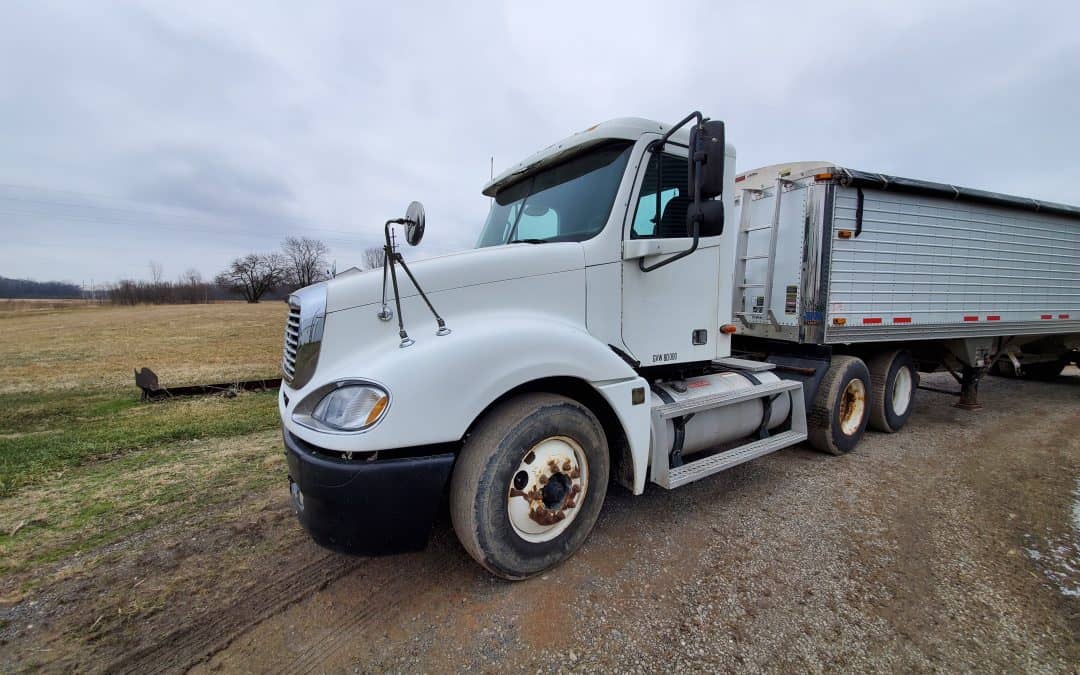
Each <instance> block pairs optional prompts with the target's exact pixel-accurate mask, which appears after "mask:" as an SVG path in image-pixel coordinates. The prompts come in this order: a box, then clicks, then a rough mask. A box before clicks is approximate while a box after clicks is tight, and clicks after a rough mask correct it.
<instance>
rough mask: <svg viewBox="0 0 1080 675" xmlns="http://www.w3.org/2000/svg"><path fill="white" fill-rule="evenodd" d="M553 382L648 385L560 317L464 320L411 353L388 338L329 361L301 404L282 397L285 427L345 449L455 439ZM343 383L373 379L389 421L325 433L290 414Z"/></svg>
mask: <svg viewBox="0 0 1080 675" xmlns="http://www.w3.org/2000/svg"><path fill="white" fill-rule="evenodd" d="M547 377H574V378H579V379H582V380H585V381H587V382H590V383H591V384H593V386H596V387H597V388H598V390H601V391H603V388H604V387H608V386H610V385H613V384H617V383H620V382H629V381H631V380H638V379H640V378H638V375H637V373H635V372H634V370H633V369H632V368H631V367H630V366H629V365H628V364H627V363H626V362H624V361H623V360H622V359H621V358H619V357H618V356H617V355H616V354H615V353H614V352H612V350H611V349H610V348H609V347H608V346H607V345H605V344H603V343H602V342H599V341H598V340H596V339H595V338H594V337H592V336H591V335H589V334H588V333H587V332H586V331H584V330H583V329H581V328H579V327H577V326H574V325H572V324H569V323H565V322H560V321H558V320H556V319H553V318H552V317H545V318H543V319H540V318H535V317H522V316H502V315H493V316H488V317H485V318H483V319H480V320H475V319H474V320H471V321H468V322H463V323H462V324H459V326H456V327H455V328H454V331H453V333H451V334H450V335H447V336H444V337H436V336H433V335H428V336H424V338H423V339H418V340H417V342H416V344H414V345H412V346H410V347H406V348H404V349H402V348H399V347H398V346H397V345H396V344H393V343H387V342H382V343H380V345H379V346H378V348H377V349H363V350H358V351H356V352H354V353H348V354H345V355H342V356H341V357H340V358H338V359H336V360H334V361H333V362H331V363H326V362H325V361H323V362H322V363H320V367H319V369H318V371H317V372H316V375H315V377H313V378H312V381H311V382H310V383H309V384H308V385H307V386H305V388H304V390H302V391H299V392H293V393H290V394H288V396H289V397H290V398H291V399H295V400H292V401H290V404H289V405H286V404H285V402H284V398H282V399H281V401H280V403H281V413H282V421H283V423H284V424H285V426H286V428H288V430H289V431H290V432H292V433H294V434H295V435H297V436H299V437H300V438H302V439H304V440H305V441H307V442H309V443H312V444H314V445H317V446H320V447H323V448H327V449H330V450H338V451H353V452H370V451H374V450H386V449H392V448H401V447H411V446H417V445H428V444H435V443H446V442H454V441H458V440H460V439H461V438H462V437H463V436H464V434H465V432H466V431H467V430H468V428H469V426H470V425H471V424H472V422H473V421H474V420H475V419H476V418H477V416H479V415H480V413H481V412H483V411H484V409H485V408H487V407H488V406H489V405H490V404H491V403H492V402H493V401H495V400H496V399H498V398H499V397H500V396H502V395H503V394H505V393H506V392H507V391H509V390H511V389H513V388H515V387H517V386H519V385H522V384H525V383H527V382H531V381H533V380H538V379H541V378H547ZM341 379H367V380H372V381H375V382H378V383H380V384H382V385H383V386H384V387H386V388H387V389H388V390H389V391H390V395H391V403H390V407H389V409H388V410H387V412H386V415H385V416H384V417H383V419H382V421H380V422H379V423H378V424H377V425H376V426H375V427H374V428H372V429H370V430H368V431H366V432H362V433H327V432H322V431H315V430H312V429H309V428H307V427H303V426H300V425H298V424H296V423H295V422H293V421H292V419H291V415H290V414H289V410H290V409H291V408H293V407H294V406H295V405H296V402H297V401H298V400H300V399H301V398H302V397H303V396H304V395H305V394H308V393H309V392H311V391H312V390H314V389H317V388H318V387H320V386H322V385H323V384H326V383H328V382H332V381H336V380H341ZM617 412H618V409H617ZM622 417H623V416H622V414H620V419H621V420H622ZM623 422H624V426H625V420H623ZM628 431H629V430H628ZM635 435H636V434H635Z"/></svg>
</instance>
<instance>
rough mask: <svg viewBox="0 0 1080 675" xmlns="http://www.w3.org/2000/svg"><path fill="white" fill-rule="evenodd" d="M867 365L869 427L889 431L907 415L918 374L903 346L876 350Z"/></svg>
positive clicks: (899, 425) (897, 425) (911, 404)
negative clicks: (884, 350)
mask: <svg viewBox="0 0 1080 675" xmlns="http://www.w3.org/2000/svg"><path fill="white" fill-rule="evenodd" d="M866 365H867V367H868V368H869V369H870V423H869V426H870V428H871V429H874V430H876V431H884V432H885V433H890V434H891V433H893V432H895V431H899V430H900V429H901V427H903V426H904V424H906V423H907V420H908V417H910V416H911V409H912V407H913V406H914V402H915V389H916V388H917V387H918V385H919V375H918V373H917V371H916V370H915V362H914V361H912V359H911V355H910V354H908V353H907V352H906V351H904V350H897V351H891V352H884V353H882V354H877V355H876V356H874V357H873V358H871V359H870V361H869V362H868V363H867V364H866Z"/></svg>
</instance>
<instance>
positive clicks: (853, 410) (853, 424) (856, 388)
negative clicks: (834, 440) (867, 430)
mask: <svg viewBox="0 0 1080 675" xmlns="http://www.w3.org/2000/svg"><path fill="white" fill-rule="evenodd" d="M865 414H866V385H865V384H863V381H862V380H858V379H855V380H852V381H850V382H848V383H847V386H846V387H844V393H842V394H841V395H840V431H841V432H842V433H843V434H844V435H845V436H851V435H853V434H855V433H856V432H858V431H859V427H860V426H861V425H862V421H863V416H864V415H865Z"/></svg>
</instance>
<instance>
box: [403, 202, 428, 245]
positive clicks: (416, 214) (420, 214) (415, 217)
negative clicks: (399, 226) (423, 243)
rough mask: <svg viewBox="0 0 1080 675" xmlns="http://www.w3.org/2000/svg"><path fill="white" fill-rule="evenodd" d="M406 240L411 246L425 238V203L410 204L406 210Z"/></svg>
mask: <svg viewBox="0 0 1080 675" xmlns="http://www.w3.org/2000/svg"><path fill="white" fill-rule="evenodd" d="M405 220H407V221H409V222H407V223H405V241H407V242H409V246H416V245H417V244H419V243H420V240H421V239H423V238H424V205H423V204H421V203H420V202H413V203H412V204H409V208H408V209H406V210H405Z"/></svg>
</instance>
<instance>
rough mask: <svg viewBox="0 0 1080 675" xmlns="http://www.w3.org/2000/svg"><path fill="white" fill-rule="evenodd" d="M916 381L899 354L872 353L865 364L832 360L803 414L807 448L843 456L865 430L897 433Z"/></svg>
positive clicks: (905, 357)
mask: <svg viewBox="0 0 1080 675" xmlns="http://www.w3.org/2000/svg"><path fill="white" fill-rule="evenodd" d="M918 377H919V376H918V372H917V371H916V370H915V364H914V362H913V361H912V359H911V355H910V354H908V353H907V352H906V351H903V350H896V351H889V352H882V353H880V354H876V355H874V356H873V357H872V358H871V359H870V360H869V363H867V362H864V361H863V360H862V359H860V358H857V357H854V356H846V355H841V356H834V357H833V359H832V363H831V364H830V366H829V369H828V370H827V371H826V372H825V377H824V378H823V379H822V381H821V384H820V385H819V386H818V390H817V393H816V394H815V395H814V400H813V401H812V402H811V404H810V409H809V410H807V413H806V422H807V427H808V431H809V441H810V445H812V446H813V447H814V448H816V449H817V450H820V451H821V452H827V453H829V454H831V455H843V454H846V453H848V452H851V451H852V450H854V449H855V446H856V445H858V444H859V440H860V439H862V437H863V433H864V432H865V431H866V428H867V427H868V426H869V427H870V428H871V429H874V430H876V431H884V432H887V433H892V432H894V431H898V430H899V429H900V428H901V427H903V426H904V424H905V423H907V420H908V417H909V416H910V415H911V409H912V403H913V401H914V398H915V389H916V387H917V386H918V382H919V380H918Z"/></svg>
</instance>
